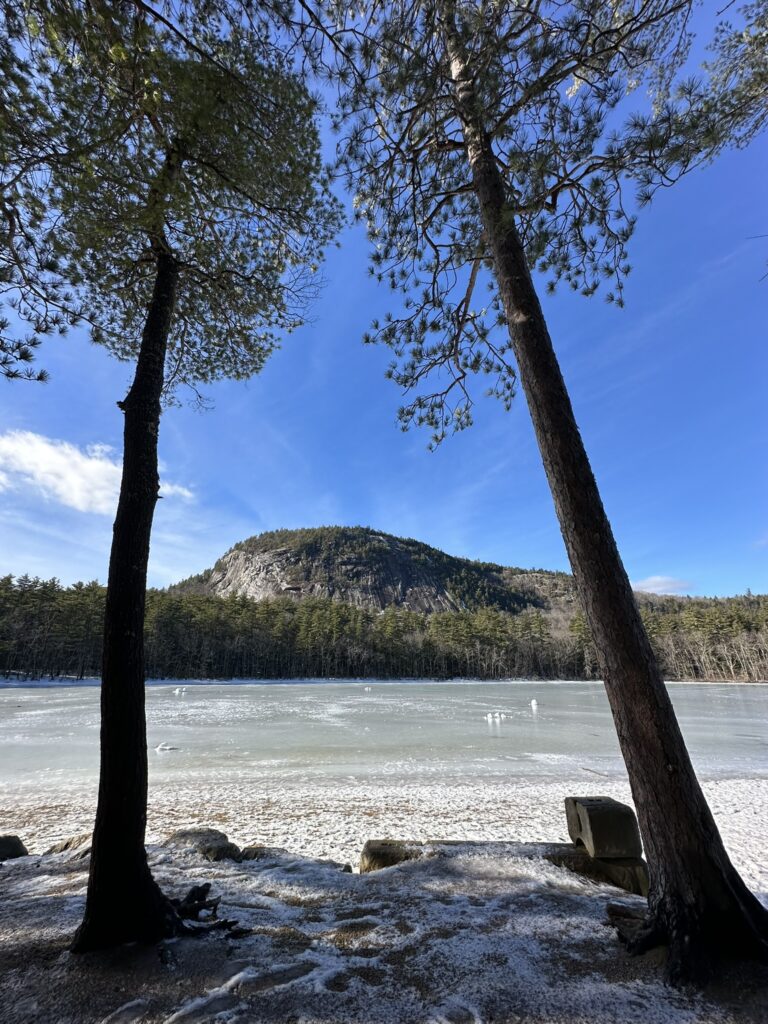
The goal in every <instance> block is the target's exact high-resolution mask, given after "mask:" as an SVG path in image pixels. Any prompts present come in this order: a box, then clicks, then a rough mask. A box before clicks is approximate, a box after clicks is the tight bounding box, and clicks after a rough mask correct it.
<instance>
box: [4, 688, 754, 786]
mask: <svg viewBox="0 0 768 1024" xmlns="http://www.w3.org/2000/svg"><path fill="white" fill-rule="evenodd" d="M669 690H670V693H671V695H672V699H673V702H674V705H675V709H676V711H677V714H678V717H679V720H680V723H681V726H682V729H683V732H684V735H685V738H686V741H687V743H688V746H689V749H690V751H691V755H692V758H693V761H694V764H695V766H696V768H697V771H698V772H699V775H700V776H701V777H702V778H723V777H725V778H728V777H732V778H738V777H740V778H745V777H750V778H758V777H760V778H766V777H768V686H739V685H715V684H700V685H699V684H670V686H669ZM532 701H535V704H532V703H531V702H532ZM98 719H99V690H98V687H96V686H66V687H50V686H35V687H17V686H13V687H9V688H4V689H0V792H2V791H3V790H5V792H6V793H8V792H9V791H10V789H13V788H14V787H19V786H21V787H29V786H32V787H36V788H37V787H42V788H43V789H44V788H45V787H46V785H60V784H61V783H62V782H64V783H66V782H70V783H78V782H79V783H87V782H90V781H91V780H94V779H95V778H96V775H97V771H98V728H99V721H98ZM147 721H148V738H149V747H150V776H151V779H152V780H153V781H158V782H160V781H164V782H172V781H174V780H179V781H181V780H184V781H185V782H189V781H190V780H192V779H195V778H200V777H201V776H204V777H206V779H208V780H210V779H211V778H216V780H217V781H219V782H226V781H227V780H228V779H231V780H232V781H233V782H234V781H235V780H237V781H242V780H243V779H247V778H248V777H259V778H263V777H264V776H268V777H271V778H274V779H275V781H278V780H279V781H280V782H282V783H287V782H290V780H291V779H297V780H298V779H301V780H302V781H307V780H308V779H315V780H316V781H317V783H318V784H323V783H326V782H332V781H333V780H338V779H345V780H349V779H358V780H360V781H364V780H366V779H372V778H378V779H381V778H382V777H387V778H389V779H391V780H392V781H393V782H394V781H395V780H398V779H400V780H402V779H407V780H409V781H414V780H419V781H423V782H425V783H429V782H436V781H438V780H442V781H449V780H451V779H459V778H460V779H463V780H468V779H472V778H475V779H477V781H478V782H479V781H481V780H491V779H493V780H499V779H515V778H520V779H527V780H530V781H545V780H548V779H557V778H564V777H572V776H574V775H578V774H579V772H583V771H588V772H592V773H596V774H597V775H599V776H603V777H605V778H622V777H624V775H625V772H624V766H623V762H622V760H621V757H620V755H619V750H618V744H617V741H616V736H615V731H614V727H613V722H612V719H611V716H610V711H609V708H608V703H607V700H606V697H605V692H604V689H603V687H602V685H600V684H595V683H551V682H548V683H520V682H515V683H477V682H450V683H434V682H426V681H425V682H407V683H389V682H386V683H385V682H317V683H305V682H301V683H299V682H297V683H266V684H265V683H235V684H218V683H216V684H209V683H195V682H192V681H187V682H183V681H182V682H178V683H177V682H173V683H170V684H169V683H161V684H153V685H150V686H149V687H148V690H147ZM9 787H10V789H9Z"/></svg>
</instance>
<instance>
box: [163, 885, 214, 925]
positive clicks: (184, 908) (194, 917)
mask: <svg viewBox="0 0 768 1024" xmlns="http://www.w3.org/2000/svg"><path fill="white" fill-rule="evenodd" d="M210 891H211V883H210V882H204V883H203V885H193V886H192V888H191V889H190V890H189V892H188V893H187V895H186V896H185V897H184V898H183V899H180V900H179V899H171V903H172V904H173V906H174V907H175V908H176V913H177V914H178V915H179V917H180V918H182V919H183V920H185V921H199V920H200V915H201V914H202V913H203V912H204V911H208V912H209V913H210V920H214V919H215V918H216V917H217V916H218V910H219V904H220V903H221V896H216V897H214V898H213V899H208V893H209V892H210Z"/></svg>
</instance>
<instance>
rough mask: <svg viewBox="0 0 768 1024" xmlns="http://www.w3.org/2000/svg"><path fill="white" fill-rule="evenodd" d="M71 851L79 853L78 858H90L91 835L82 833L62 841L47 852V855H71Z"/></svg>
mask: <svg viewBox="0 0 768 1024" xmlns="http://www.w3.org/2000/svg"><path fill="white" fill-rule="evenodd" d="M70 851H77V853H76V856H77V857H78V858H80V857H86V856H88V854H89V853H90V852H91V833H90V832H81V833H80V835H78V836H70V837H69V839H62V840H61V842H60V843H54V844H53V846H50V847H49V848H48V849H47V850H46V851H45V852H46V855H47V854H49V853H69V852H70Z"/></svg>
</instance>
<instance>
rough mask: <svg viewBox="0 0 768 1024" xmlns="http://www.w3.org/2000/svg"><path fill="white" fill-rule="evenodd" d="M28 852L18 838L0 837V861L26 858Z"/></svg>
mask: <svg viewBox="0 0 768 1024" xmlns="http://www.w3.org/2000/svg"><path fill="white" fill-rule="evenodd" d="M28 854H29V851H28V850H27V848H26V846H25V845H24V843H22V841H21V840H20V839H19V837H18V836H0V860H13V859H14V857H26V856H28Z"/></svg>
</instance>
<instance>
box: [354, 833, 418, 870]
mask: <svg viewBox="0 0 768 1024" xmlns="http://www.w3.org/2000/svg"><path fill="white" fill-rule="evenodd" d="M426 845H427V844H425V843H408V842H404V841H403V840H402V839H369V840H368V842H367V843H366V844H365V846H364V847H363V849H362V853H361V854H360V874H361V875H365V874H367V873H368V872H369V871H381V869H382V868H391V867H394V866H395V864H402V863H403V861H406V860H416V859H417V858H419V857H423V856H424V854H425V846H426Z"/></svg>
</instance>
